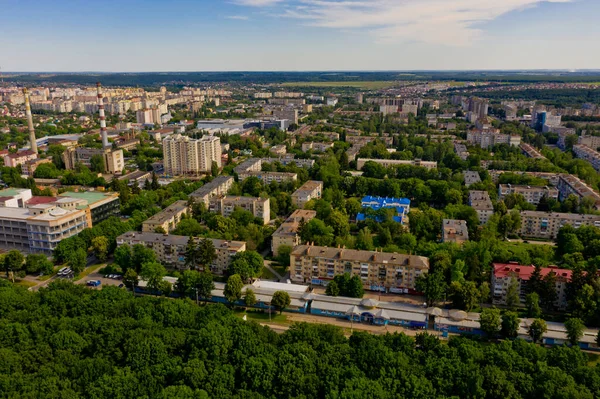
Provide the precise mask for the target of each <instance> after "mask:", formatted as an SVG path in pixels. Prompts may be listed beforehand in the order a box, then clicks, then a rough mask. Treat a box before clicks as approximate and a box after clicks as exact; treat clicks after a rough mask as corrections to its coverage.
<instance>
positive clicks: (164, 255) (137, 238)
mask: <svg viewBox="0 0 600 399" xmlns="http://www.w3.org/2000/svg"><path fill="white" fill-rule="evenodd" d="M203 239H206V240H210V241H212V243H213V245H214V246H215V252H216V255H217V257H216V259H215V260H214V261H213V263H212V264H211V265H210V271H211V272H213V273H216V274H224V273H225V272H226V271H227V268H228V267H229V264H230V263H231V258H232V257H234V256H235V255H236V254H237V253H239V252H242V251H245V250H246V243H245V242H243V241H226V240H216V239H212V238H202V237H194V241H196V243H199V242H200V241H201V240H203ZM188 240H189V237H186V236H176V235H169V234H159V233H138V232H136V231H130V232H128V233H125V234H122V235H120V236H119V237H117V246H121V245H125V244H127V245H129V246H133V245H136V244H142V245H145V246H146V247H148V248H151V249H152V250H153V251H154V253H155V254H156V257H157V258H158V260H159V262H160V263H162V264H163V265H165V266H168V267H172V268H177V269H186V265H185V249H186V246H187V243H188Z"/></svg>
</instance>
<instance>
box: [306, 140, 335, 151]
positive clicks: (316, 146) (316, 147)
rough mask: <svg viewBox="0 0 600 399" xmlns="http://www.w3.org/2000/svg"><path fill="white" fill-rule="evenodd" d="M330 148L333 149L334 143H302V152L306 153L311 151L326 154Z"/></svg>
mask: <svg viewBox="0 0 600 399" xmlns="http://www.w3.org/2000/svg"><path fill="white" fill-rule="evenodd" d="M330 148H333V143H317V142H312V141H311V142H306V143H302V151H304V152H306V151H309V150H312V151H313V152H325V151H327V150H328V149H330Z"/></svg>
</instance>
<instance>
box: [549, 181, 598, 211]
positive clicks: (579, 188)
mask: <svg viewBox="0 0 600 399" xmlns="http://www.w3.org/2000/svg"><path fill="white" fill-rule="evenodd" d="M556 188H558V193H559V198H560V200H561V201H564V200H565V199H566V198H567V197H568V196H569V195H571V194H573V195H575V196H577V197H578V198H579V199H580V200H581V199H583V198H589V199H590V200H592V201H593V202H594V204H595V209H600V194H599V193H597V192H596V191H594V190H593V189H592V188H591V187H590V186H588V185H587V184H585V183H584V182H583V181H581V180H580V179H579V178H578V177H577V176H574V175H569V174H566V173H563V174H560V175H559V178H558V183H557V186H556Z"/></svg>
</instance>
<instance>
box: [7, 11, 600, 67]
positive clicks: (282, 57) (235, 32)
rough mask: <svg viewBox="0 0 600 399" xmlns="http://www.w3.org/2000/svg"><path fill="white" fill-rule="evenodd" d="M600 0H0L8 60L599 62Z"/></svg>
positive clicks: (49, 63)
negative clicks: (94, 0) (598, 20)
mask: <svg viewBox="0 0 600 399" xmlns="http://www.w3.org/2000/svg"><path fill="white" fill-rule="evenodd" d="M597 15H600V0H570V1H569V0H552V1H543V0H231V1H220V0H169V1H164V0H161V1H157V0H120V1H117V0H102V1H99V2H92V1H88V0H0V67H1V68H2V70H3V71H223V70H227V71H239V70H245V71H251V70H259V71H271V70H274V71H283V70H288V71H298V70H415V69H430V70H432V69H435V70H438V69H440V70H448V69H554V68H561V69H600V51H598V48H600V45H599V43H598V37H600V24H598V23H597Z"/></svg>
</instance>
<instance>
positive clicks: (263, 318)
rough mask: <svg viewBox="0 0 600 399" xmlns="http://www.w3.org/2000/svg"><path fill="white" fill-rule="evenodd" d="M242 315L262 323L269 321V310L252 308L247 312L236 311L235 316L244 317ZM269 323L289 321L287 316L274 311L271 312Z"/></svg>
mask: <svg viewBox="0 0 600 399" xmlns="http://www.w3.org/2000/svg"><path fill="white" fill-rule="evenodd" d="M244 315H246V317H247V319H248V320H254V321H257V322H263V323H264V322H268V321H269V312H266V313H263V312H258V311H254V310H249V311H248V312H244V311H241V312H236V316H238V317H240V318H241V317H244ZM271 323H277V324H290V322H288V321H287V316H286V315H285V314H279V313H276V312H273V313H271Z"/></svg>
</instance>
